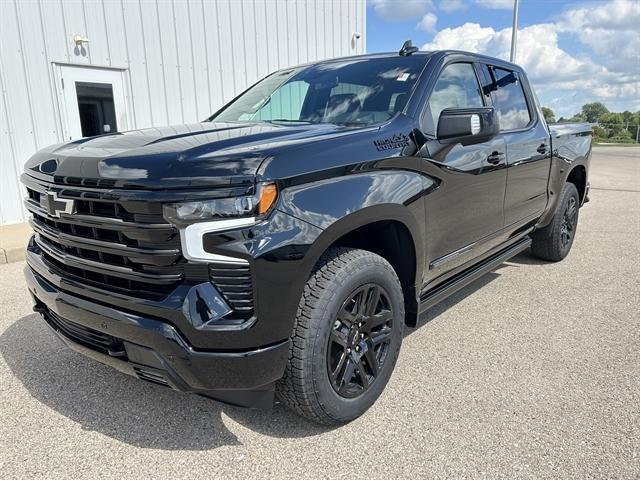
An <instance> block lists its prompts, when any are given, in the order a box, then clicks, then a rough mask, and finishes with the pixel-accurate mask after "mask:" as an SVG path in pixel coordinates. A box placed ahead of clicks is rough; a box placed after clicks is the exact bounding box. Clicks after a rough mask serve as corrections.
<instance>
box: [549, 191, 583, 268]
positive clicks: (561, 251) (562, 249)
mask: <svg viewBox="0 0 640 480" xmlns="http://www.w3.org/2000/svg"><path fill="white" fill-rule="evenodd" d="M572 197H573V198H575V201H576V222H575V226H574V230H573V234H572V235H571V239H570V241H569V243H568V245H566V246H563V245H562V238H561V231H562V222H563V220H564V212H565V210H566V209H567V205H568V204H569V200H570V199H571V198H572ZM579 216H580V195H579V194H578V190H577V189H576V187H575V185H574V184H573V183H567V184H565V186H564V188H563V191H562V201H561V202H560V208H559V209H558V212H557V218H556V219H555V223H556V225H555V228H554V239H553V240H554V242H556V248H557V249H558V256H559V257H560V258H565V257H566V256H567V255H569V252H570V251H571V247H572V246H573V242H574V241H575V239H576V233H577V229H578V220H579Z"/></svg>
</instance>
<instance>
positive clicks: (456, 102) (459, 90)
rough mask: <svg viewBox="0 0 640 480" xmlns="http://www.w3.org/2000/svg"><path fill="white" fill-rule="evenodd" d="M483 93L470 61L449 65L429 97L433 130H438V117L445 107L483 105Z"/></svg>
mask: <svg viewBox="0 0 640 480" xmlns="http://www.w3.org/2000/svg"><path fill="white" fill-rule="evenodd" d="M482 106H483V103H482V94H481V92H480V86H479V85H478V79H477V78H476V72H475V70H474V69H473V65H472V64H470V63H452V64H450V65H447V66H446V67H445V68H444V69H443V70H442V72H440V76H439V77H438V81H437V82H436V84H435V86H434V88H433V91H432V92H431V97H430V98H429V111H430V114H431V120H432V121H433V123H432V125H433V130H434V131H437V126H438V118H440V113H441V112H442V110H444V109H445V108H474V107H482Z"/></svg>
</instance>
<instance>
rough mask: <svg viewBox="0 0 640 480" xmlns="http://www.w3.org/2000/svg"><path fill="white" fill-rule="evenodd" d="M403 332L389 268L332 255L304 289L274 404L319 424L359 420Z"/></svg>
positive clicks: (362, 254)
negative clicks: (276, 400) (277, 403)
mask: <svg viewBox="0 0 640 480" xmlns="http://www.w3.org/2000/svg"><path fill="white" fill-rule="evenodd" d="M403 326H404V299H403V295H402V288H401V286H400V281H399V280H398V276H397V275H396V273H395V271H394V269H393V267H392V266H391V265H390V264H389V262H387V261H386V260H385V259H384V258H382V257H380V256H379V255H376V254H374V253H371V252H368V251H365V250H356V249H349V248H332V249H330V250H329V251H327V253H325V254H324V255H323V256H322V258H321V259H320V261H319V263H318V265H317V266H316V269H315V271H314V273H313V275H312V276H311V278H310V279H309V281H308V282H307V284H306V285H305V288H304V292H303V295H302V299H301V300H300V305H299V307H298V313H297V315H296V322H295V326H294V331H293V335H292V337H291V351H290V354H289V361H288V364H287V367H286V369H285V374H284V377H283V378H282V380H280V382H279V383H278V386H277V390H276V391H277V394H278V396H279V398H280V399H281V400H282V401H283V402H284V403H285V404H286V405H287V406H289V407H290V408H291V409H293V410H294V411H296V412H297V413H299V414H301V415H303V416H305V417H307V418H309V419H311V420H314V421H316V422H318V423H323V424H340V423H346V422H349V421H351V420H353V419H355V418H357V417H359V416H360V415H362V414H363V413H364V412H365V411H366V410H367V409H368V408H369V407H370V406H371V405H373V403H374V402H375V401H376V399H377V398H378V397H379V396H380V394H381V393H382V390H383V389H384V387H385V385H386V384H387V382H388V381H389V378H390V377H391V373H392V371H393V368H394V366H395V363H396V359H397V358H398V352H399V351H400V344H401V343H402V329H403Z"/></svg>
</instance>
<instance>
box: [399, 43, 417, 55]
mask: <svg viewBox="0 0 640 480" xmlns="http://www.w3.org/2000/svg"><path fill="white" fill-rule="evenodd" d="M418 50H419V49H418V47H414V46H413V45H411V40H407V41H406V42H404V43H403V44H402V48H401V49H400V51H399V52H398V54H400V56H402V57H408V56H409V55H411V54H412V53H415V52H417V51H418Z"/></svg>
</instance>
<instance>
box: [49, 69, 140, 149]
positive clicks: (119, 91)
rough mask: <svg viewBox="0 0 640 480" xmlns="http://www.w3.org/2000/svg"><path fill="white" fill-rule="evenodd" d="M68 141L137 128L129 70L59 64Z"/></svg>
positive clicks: (64, 130) (58, 79)
mask: <svg viewBox="0 0 640 480" xmlns="http://www.w3.org/2000/svg"><path fill="white" fill-rule="evenodd" d="M54 72H55V75H56V77H57V82H56V83H57V86H58V98H59V99H60V116H61V123H62V129H63V134H64V140H65V141H66V140H76V139H78V138H83V137H91V136H94V135H103V134H105V133H114V132H122V131H125V130H130V129H132V128H134V126H133V124H132V122H131V120H130V118H131V117H130V115H129V112H130V109H129V105H128V97H127V91H126V81H125V80H126V71H125V70H115V69H107V68H95V67H86V66H75V65H64V64H55V65H54Z"/></svg>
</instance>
